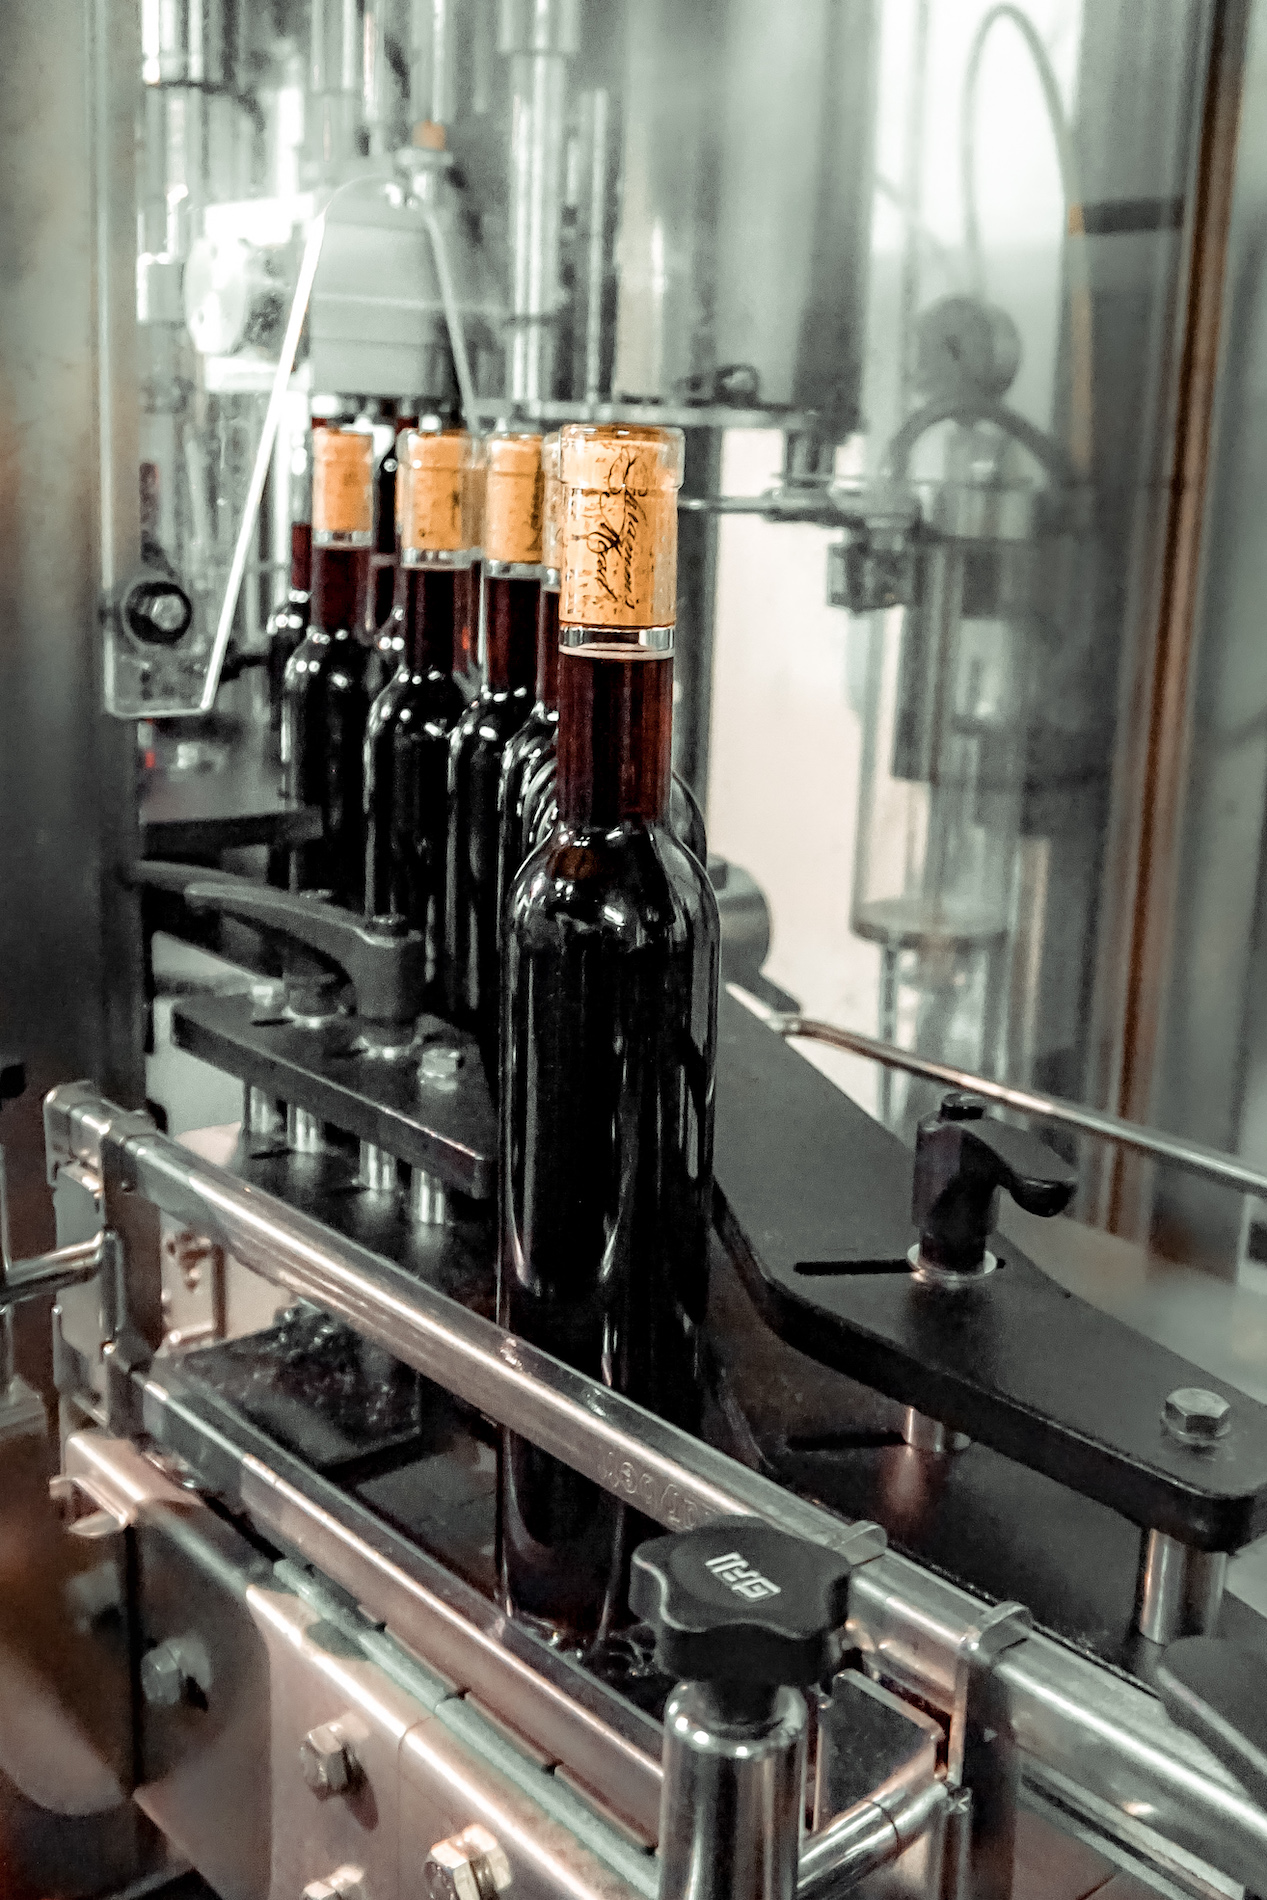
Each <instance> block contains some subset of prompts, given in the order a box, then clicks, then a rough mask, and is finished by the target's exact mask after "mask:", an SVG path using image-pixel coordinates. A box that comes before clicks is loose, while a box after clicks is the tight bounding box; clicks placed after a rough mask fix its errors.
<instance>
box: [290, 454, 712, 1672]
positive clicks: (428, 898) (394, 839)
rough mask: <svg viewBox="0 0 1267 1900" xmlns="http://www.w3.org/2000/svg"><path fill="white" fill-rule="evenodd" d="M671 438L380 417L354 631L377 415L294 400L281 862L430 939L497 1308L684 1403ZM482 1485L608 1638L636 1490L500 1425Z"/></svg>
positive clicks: (691, 1276)
mask: <svg viewBox="0 0 1267 1900" xmlns="http://www.w3.org/2000/svg"><path fill="white" fill-rule="evenodd" d="M682 446H683V445H682V437H681V435H680V433H679V432H677V431H675V430H664V429H654V428H623V427H618V426H589V425H584V426H582V425H571V426H569V427H567V428H565V429H564V430H563V431H562V432H561V434H560V435H557V436H551V437H547V438H545V439H544V441H543V439H542V438H541V437H540V436H537V435H531V434H500V435H496V436H493V437H491V438H488V439H487V440H486V441H485V442H480V441H478V440H476V439H475V438H472V437H471V436H469V435H467V434H466V433H464V432H462V431H458V430H444V431H441V430H434V431H433V430H418V429H406V430H404V431H402V432H401V433H400V434H399V435H398V436H397V438H396V449H395V456H394V458H393V459H394V461H395V463H396V465H397V466H396V468H395V470H394V490H395V492H394V503H393V510H392V511H393V514H394V528H395V535H394V539H395V542H396V575H395V587H394V601H393V607H392V612H391V615H390V617H389V619H388V620H387V622H386V624H385V626H383V627H382V628H381V629H375V628H374V624H373V622H374V618H375V617H376V616H375V615H374V614H373V611H372V586H373V582H372V568H371V553H372V551H373V549H374V544H375V539H376V536H377V538H378V540H379V542H380V543H382V541H383V531H382V516H383V511H384V496H383V493H382V489H381V475H380V493H379V496H378V508H377V516H378V526H377V528H376V525H375V515H376V509H375V492H374V482H375V474H374V465H373V452H372V443H371V438H370V436H369V435H368V433H367V432H366V431H365V430H364V429H358V428H357V427H343V426H339V425H335V424H331V425H328V426H323V427H320V428H317V429H315V430H314V433H313V437H312V449H313V493H312V530H311V563H312V565H311V579H310V588H309V592H310V595H311V601H310V617H309V625H308V628H307V632H306V634H305V637H304V638H303V640H302V643H301V644H300V645H299V646H298V647H297V648H296V650H295V651H294V652H293V654H292V656H291V658H290V660H289V662H288V664H287V667H286V674H285V687H284V692H283V696H282V719H281V729H282V752H283V758H284V761H285V766H286V774H287V787H288V790H289V791H290V792H291V794H292V795H293V796H295V797H297V798H299V799H301V800H303V801H304V802H305V803H309V804H312V805H315V806H316V807H318V809H319V810H320V811H321V813H322V833H321V836H320V838H319V839H318V840H316V841H315V842H314V843H313V844H311V845H309V846H305V847H302V848H301V849H300V850H299V851H297V852H296V853H295V854H294V856H293V859H292V864H291V882H292V884H293V885H295V886H296V887H297V888H302V889H308V890H323V891H328V892H329V893H330V894H331V895H332V897H333V898H334V900H335V901H336V902H338V903H341V904H344V905H347V906H349V907H353V908H362V907H363V908H364V909H366V910H367V911H368V912H371V913H374V914H383V913H393V914H396V915H400V916H403V917H404V918H406V919H407V921H408V923H409V924H410V925H411V927H413V928H414V929H416V930H417V931H419V932H420V933H421V934H422V935H423V936H424V938H425V940H426V943H427V946H428V958H427V970H428V979H427V991H426V996H425V999H424V1002H425V1006H426V1007H427V1008H428V1009H429V1010H432V1011H435V1012H436V1013H438V1014H441V1015H443V1016H445V1017H447V1018H448V1019H449V1020H450V1021H452V1022H454V1023H455V1024H457V1025H459V1026H461V1027H463V1028H467V1029H469V1030H470V1031H471V1032H472V1033H473V1034H474V1036H475V1038H476V1040H477V1043H478V1046H479V1049H480V1052H481V1055H482V1058H483V1061H484V1064H485V1068H486V1071H487V1073H488V1077H489V1081H490V1085H491V1086H492V1088H493V1090H494V1092H495V1094H496V1095H497V1096H498V1099H499V1117H500V1120H499V1177H500V1203H499V1234H500V1238H499V1248H498V1260H497V1301H498V1313H499V1317H500V1319H501V1321H502V1323H503V1324H504V1325H506V1326H507V1327H509V1328H510V1329H511V1330H513V1331H514V1332H516V1333H518V1334H520V1335H521V1336H523V1337H525V1338H527V1339H529V1340H531V1341H533V1342H534V1343H535V1344H537V1345H539V1346H541V1347H543V1348H544V1349H545V1350H547V1351H549V1352H551V1353H552V1354H554V1355H555V1356H556V1357H558V1358H560V1359H563V1360H565V1361H566V1362H567V1363H569V1364H571V1365H573V1366H575V1367H576V1368H577V1369H579V1370H581V1371H583V1372H585V1373H587V1374H588V1375H589V1376H591V1377H593V1378H595V1379H598V1380H600V1381H603V1382H605V1383H607V1384H609V1385H612V1386H614V1387H615V1388H617V1389H618V1390H620V1391H622V1392H624V1393H626V1394H628V1395H629V1396H631V1397H633V1398H635V1399H636V1400H638V1402H639V1403H642V1404H645V1405H647V1406H649V1407H650V1408H651V1409H653V1410H655V1411H657V1412H659V1413H660V1414H661V1415H662V1416H665V1417H669V1418H672V1419H674V1420H675V1421H677V1422H679V1423H682V1424H684V1425H687V1426H691V1425H693V1424H694V1422H695V1419H696V1410H697V1395H698V1392H699V1389H700V1376H699V1373H700V1368H699V1365H698V1356H699V1350H700V1347H699V1340H700V1326H701V1323H702V1320H703V1315H704V1307H705V1295H706V1285H707V1235H708V1226H709V1213H710V1204H711V1191H712V1173H711V1169H712V1122H713V1072H714V1053H715V1035H716V1029H715V1024H716V998H717V983H718V962H719V931H718V920H717V908H716V903H715V900H714V898H713V894H712V890H711V887H710V885H709V882H708V877H707V873H706V871H705V868H704V864H705V843H704V836H703V824H702V820H701V818H700V814H699V811H698V808H697V807H696V806H695V805H694V802H693V801H692V800H691V799H690V797H689V794H688V793H687V791H686V788H685V787H684V786H682V785H681V784H680V783H679V782H678V781H676V780H675V778H674V776H673V774H672V771H671V743H672V695H673V642H674V632H675V628H674V621H675V605H676V531H677V489H678V487H679V486H680V483H681V476H682ZM381 552H382V549H381V548H380V554H381ZM297 566H298V564H297ZM379 572H380V574H381V572H382V569H381V567H380V569H379ZM477 576H478V581H477ZM301 592H302V589H300V588H298V587H296V586H294V585H293V586H292V594H296V593H301ZM475 599H478V601H479V606H480V624H481V653H482V658H483V666H482V674H481V679H480V685H479V689H478V691H477V692H476V693H475V695H474V697H471V698H469V699H468V696H467V694H466V693H465V692H464V691H463V689H462V686H461V685H460V684H459V673H460V663H461V649H462V646H463V643H464V640H465V638H466V634H465V631H464V629H465V628H466V626H468V625H469V622H470V617H471V603H472V601H473V600H475ZM298 611H299V609H298V607H297V608H296V612H298ZM499 1486H500V1489H499V1499H500V1512H499V1536H500V1573H501V1580H502V1589H503V1594H504V1597H505V1600H506V1602H507V1605H508V1606H509V1607H511V1608H513V1609H514V1610H515V1611H516V1612H517V1613H519V1614H521V1615H526V1616H529V1617H531V1618H533V1619H534V1620H535V1621H537V1622H538V1623H540V1624H541V1625H543V1626H544V1627H545V1628H546V1629H547V1630H548V1631H549V1633H550V1634H551V1635H552V1636H556V1637H558V1638H559V1639H560V1640H566V1641H570V1642H580V1643H587V1642H590V1641H591V1640H594V1639H598V1640H600V1641H601V1640H602V1639H603V1638H605V1637H606V1636H607V1635H608V1634H609V1633H610V1632H611V1631H612V1630H613V1629H615V1628H617V1627H618V1626H619V1623H620V1622H621V1621H622V1620H623V1618H624V1614H625V1602H626V1586H627V1558H628V1552H629V1550H630V1549H631V1548H632V1544H633V1543H634V1542H636V1541H637V1537H636V1535H635V1524H634V1521H633V1520H632V1519H631V1518H630V1516H629V1514H628V1513H627V1509H626V1507H625V1506H622V1505H621V1504H619V1503H618V1501H617V1500H616V1499H615V1498H614V1497H612V1496H611V1495H609V1494H608V1493H605V1492H603V1491H601V1490H600V1489H599V1488H598V1487H597V1486H596V1485H594V1484H593V1482H592V1481H590V1480H587V1479H584V1478H581V1477H580V1476H578V1475H577V1474H575V1473H573V1472H571V1471H570V1470H568V1469H566V1468H565V1467H563V1466H560V1465H559V1464H557V1463H556V1462H555V1461H554V1460H552V1459H550V1458H548V1457H546V1456H545V1455H544V1454H542V1453H541V1452H539V1451H537V1450H535V1449H534V1448H532V1447H531V1446H529V1445H527V1444H525V1443H523V1442H522V1441H520V1440H517V1439H515V1438H514V1437H513V1436H512V1435H509V1434H508V1435H507V1436H506V1438H505V1440H504V1443H503V1446H502V1456H501V1463H500V1480H499Z"/></svg>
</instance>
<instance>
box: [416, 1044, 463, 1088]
mask: <svg viewBox="0 0 1267 1900" xmlns="http://www.w3.org/2000/svg"><path fill="white" fill-rule="evenodd" d="M461 1066H462V1052H461V1050H460V1049H446V1048H444V1047H442V1046H441V1047H433V1048H430V1049H424V1050H423V1052H422V1057H421V1060H420V1061H419V1063H418V1074H419V1075H420V1077H421V1078H422V1080H423V1081H424V1082H436V1083H440V1084H441V1085H443V1084H446V1083H447V1084H448V1085H449V1086H450V1087H452V1086H453V1085H454V1084H455V1083H456V1082H457V1079H458V1070H459V1069H460V1068H461Z"/></svg>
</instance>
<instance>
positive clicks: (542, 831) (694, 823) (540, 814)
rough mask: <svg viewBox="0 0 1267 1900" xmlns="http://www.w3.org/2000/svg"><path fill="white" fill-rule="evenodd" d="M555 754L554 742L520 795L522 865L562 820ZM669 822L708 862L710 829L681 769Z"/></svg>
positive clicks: (671, 793)
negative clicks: (556, 783) (682, 775)
mask: <svg viewBox="0 0 1267 1900" xmlns="http://www.w3.org/2000/svg"><path fill="white" fill-rule="evenodd" d="M554 754H555V748H554V743H553V741H552V742H551V743H550V745H549V746H548V747H547V748H544V749H543V751H542V753H541V756H540V757H539V758H538V760H537V761H536V763H535V765H534V767H533V770H532V773H531V775H530V777H529V778H528V780H527V783H526V784H525V785H524V786H523V789H522V792H521V794H520V800H519V811H520V822H519V838H518V849H519V862H520V863H521V864H522V863H523V860H524V859H525V858H526V857H527V856H528V853H529V852H530V851H535V850H536V848H537V846H538V845H539V844H544V843H545V841H546V839H547V838H548V837H549V836H550V833H551V832H552V831H553V830H554V827H555V825H556V823H557V822H558V816H559V806H558V800H557V798H556V796H555V779H556V775H557V767H556V762H555V756H554ZM669 824H670V826H671V827H672V829H673V831H674V832H675V834H676V835H677V837H679V838H680V839H681V841H682V843H683V844H684V845H685V846H686V848H687V850H688V851H689V852H690V853H691V855H692V856H693V857H695V858H698V859H699V861H700V863H701V864H703V865H707V863H708V832H707V830H706V829H705V826H704V814H703V812H702V811H701V810H700V808H699V800H698V799H697V798H696V796H695V794H694V792H693V791H692V790H691V788H690V786H689V785H688V784H687V782H686V780H685V779H684V778H682V777H680V775H679V774H678V773H677V772H675V773H674V774H673V776H672V778H671V780H670V782H669ZM512 875H513V874H512ZM507 884H509V879H508V880H507Z"/></svg>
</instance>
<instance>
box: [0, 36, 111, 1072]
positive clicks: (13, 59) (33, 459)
mask: <svg viewBox="0 0 1267 1900" xmlns="http://www.w3.org/2000/svg"><path fill="white" fill-rule="evenodd" d="M140 70H141V52H140V35H139V28H138V20H137V12H136V8H135V6H130V5H119V4H117V0H89V4H84V0H45V3H44V4H41V5H40V6H38V7H19V8H16V9H11V10H10V15H9V17H7V19H6V35H5V56H4V59H3V61H0V166H2V167H3V171H4V177H5V191H4V194H3V203H2V204H0V260H2V267H0V440H2V441H3V445H4V454H3V461H2V462H0V471H2V472H0V547H3V557H2V559H0V624H3V627H4V637H3V639H0V811H2V812H3V815H4V822H3V825H2V826H0V893H3V896H2V898H0V969H2V970H3V973H4V974H3V981H2V982H0V1042H3V1043H4V1044H5V1045H6V1046H11V1047H12V1048H13V1049H14V1051H15V1052H18V1053H21V1054H23V1055H24V1056H25V1057H26V1059H27V1063H28V1070H29V1073H30V1075H31V1080H32V1084H33V1085H34V1087H35V1088H37V1089H38V1088H41V1087H46V1086H47V1085H48V1084H50V1083H52V1082H54V1081H57V1080H60V1079H64V1078H66V1077H69V1076H75V1075H83V1074H86V1073H88V1074H92V1075H93V1076H100V1077H102V1078H105V1077H111V1078H112V1080H111V1081H110V1082H109V1083H108V1084H107V1086H108V1087H109V1088H110V1090H111V1093H112V1094H115V1095H117V1096H119V1097H121V1098H122V1099H123V1100H125V1101H128V1100H130V1101H137V1100H139V1099H140V1097H141V1095H142V1094H143V1092H144V1091H143V1056H142V1033H143V1001H142V982H141V946H140V933H139V926H138V918H137V911H136V904H135V900H134V899H133V898H132V897H130V896H128V895H127V894H125V892H124V889H123V885H122V883H121V880H120V877H119V872H120V870H121V869H123V868H126V866H127V865H128V864H129V863H130V862H131V860H132V858H133V857H134V855H135V852H136V848H137V825H136V795H135V758H136V734H135V729H134V728H133V727H132V726H131V725H124V724H118V723H116V722H114V721H112V720H108V719H106V718H105V717H104V715H103V714H102V711H101V704H102V640H101V630H100V620H99V610H100V607H101V604H102V601H103V597H104V596H106V595H108V594H109V593H110V591H111V590H112V589H113V588H114V587H116V586H117V585H118V584H119V583H120V582H122V581H123V580H125V579H126V578H127V576H128V574H129V573H131V572H132V571H134V570H135V568H136V567H137V566H138V565H139V562H140V498H139V475H138V452H137V433H136V430H137V421H136V411H137V401H136V370H135V328H136V214H137V201H136V180H135V172H134V167H135V124H136V109H137V103H138V95H139V91H140Z"/></svg>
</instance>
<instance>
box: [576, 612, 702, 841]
mask: <svg viewBox="0 0 1267 1900" xmlns="http://www.w3.org/2000/svg"><path fill="white" fill-rule="evenodd" d="M570 631H571V633H572V634H573V636H575V634H576V632H577V629H575V628H573V629H571V630H570ZM592 636H593V637H591V638H589V639H586V640H583V641H582V642H581V643H580V644H577V645H574V646H565V647H562V648H561V649H560V651H559V738H558V747H557V756H558V780H557V796H558V807H559V818H560V821H561V822H562V823H563V824H565V825H569V826H575V827H578V828H579V827H588V826H599V827H603V828H606V827H609V826H612V825H617V824H620V823H621V821H622V820H624V819H628V818H642V819H646V820H648V821H650V820H658V821H659V822H661V823H664V822H665V821H666V820H667V819H668V815H669V786H670V780H671V772H672V749H673V652H672V648H668V649H658V650H657V649H655V648H651V647H644V646H638V645H636V644H634V643H632V642H629V641H626V640H621V639H620V638H619V637H617V638H616V639H612V638H611V637H610V635H609V634H608V633H607V631H606V630H605V629H601V628H595V629H593V630H592Z"/></svg>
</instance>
